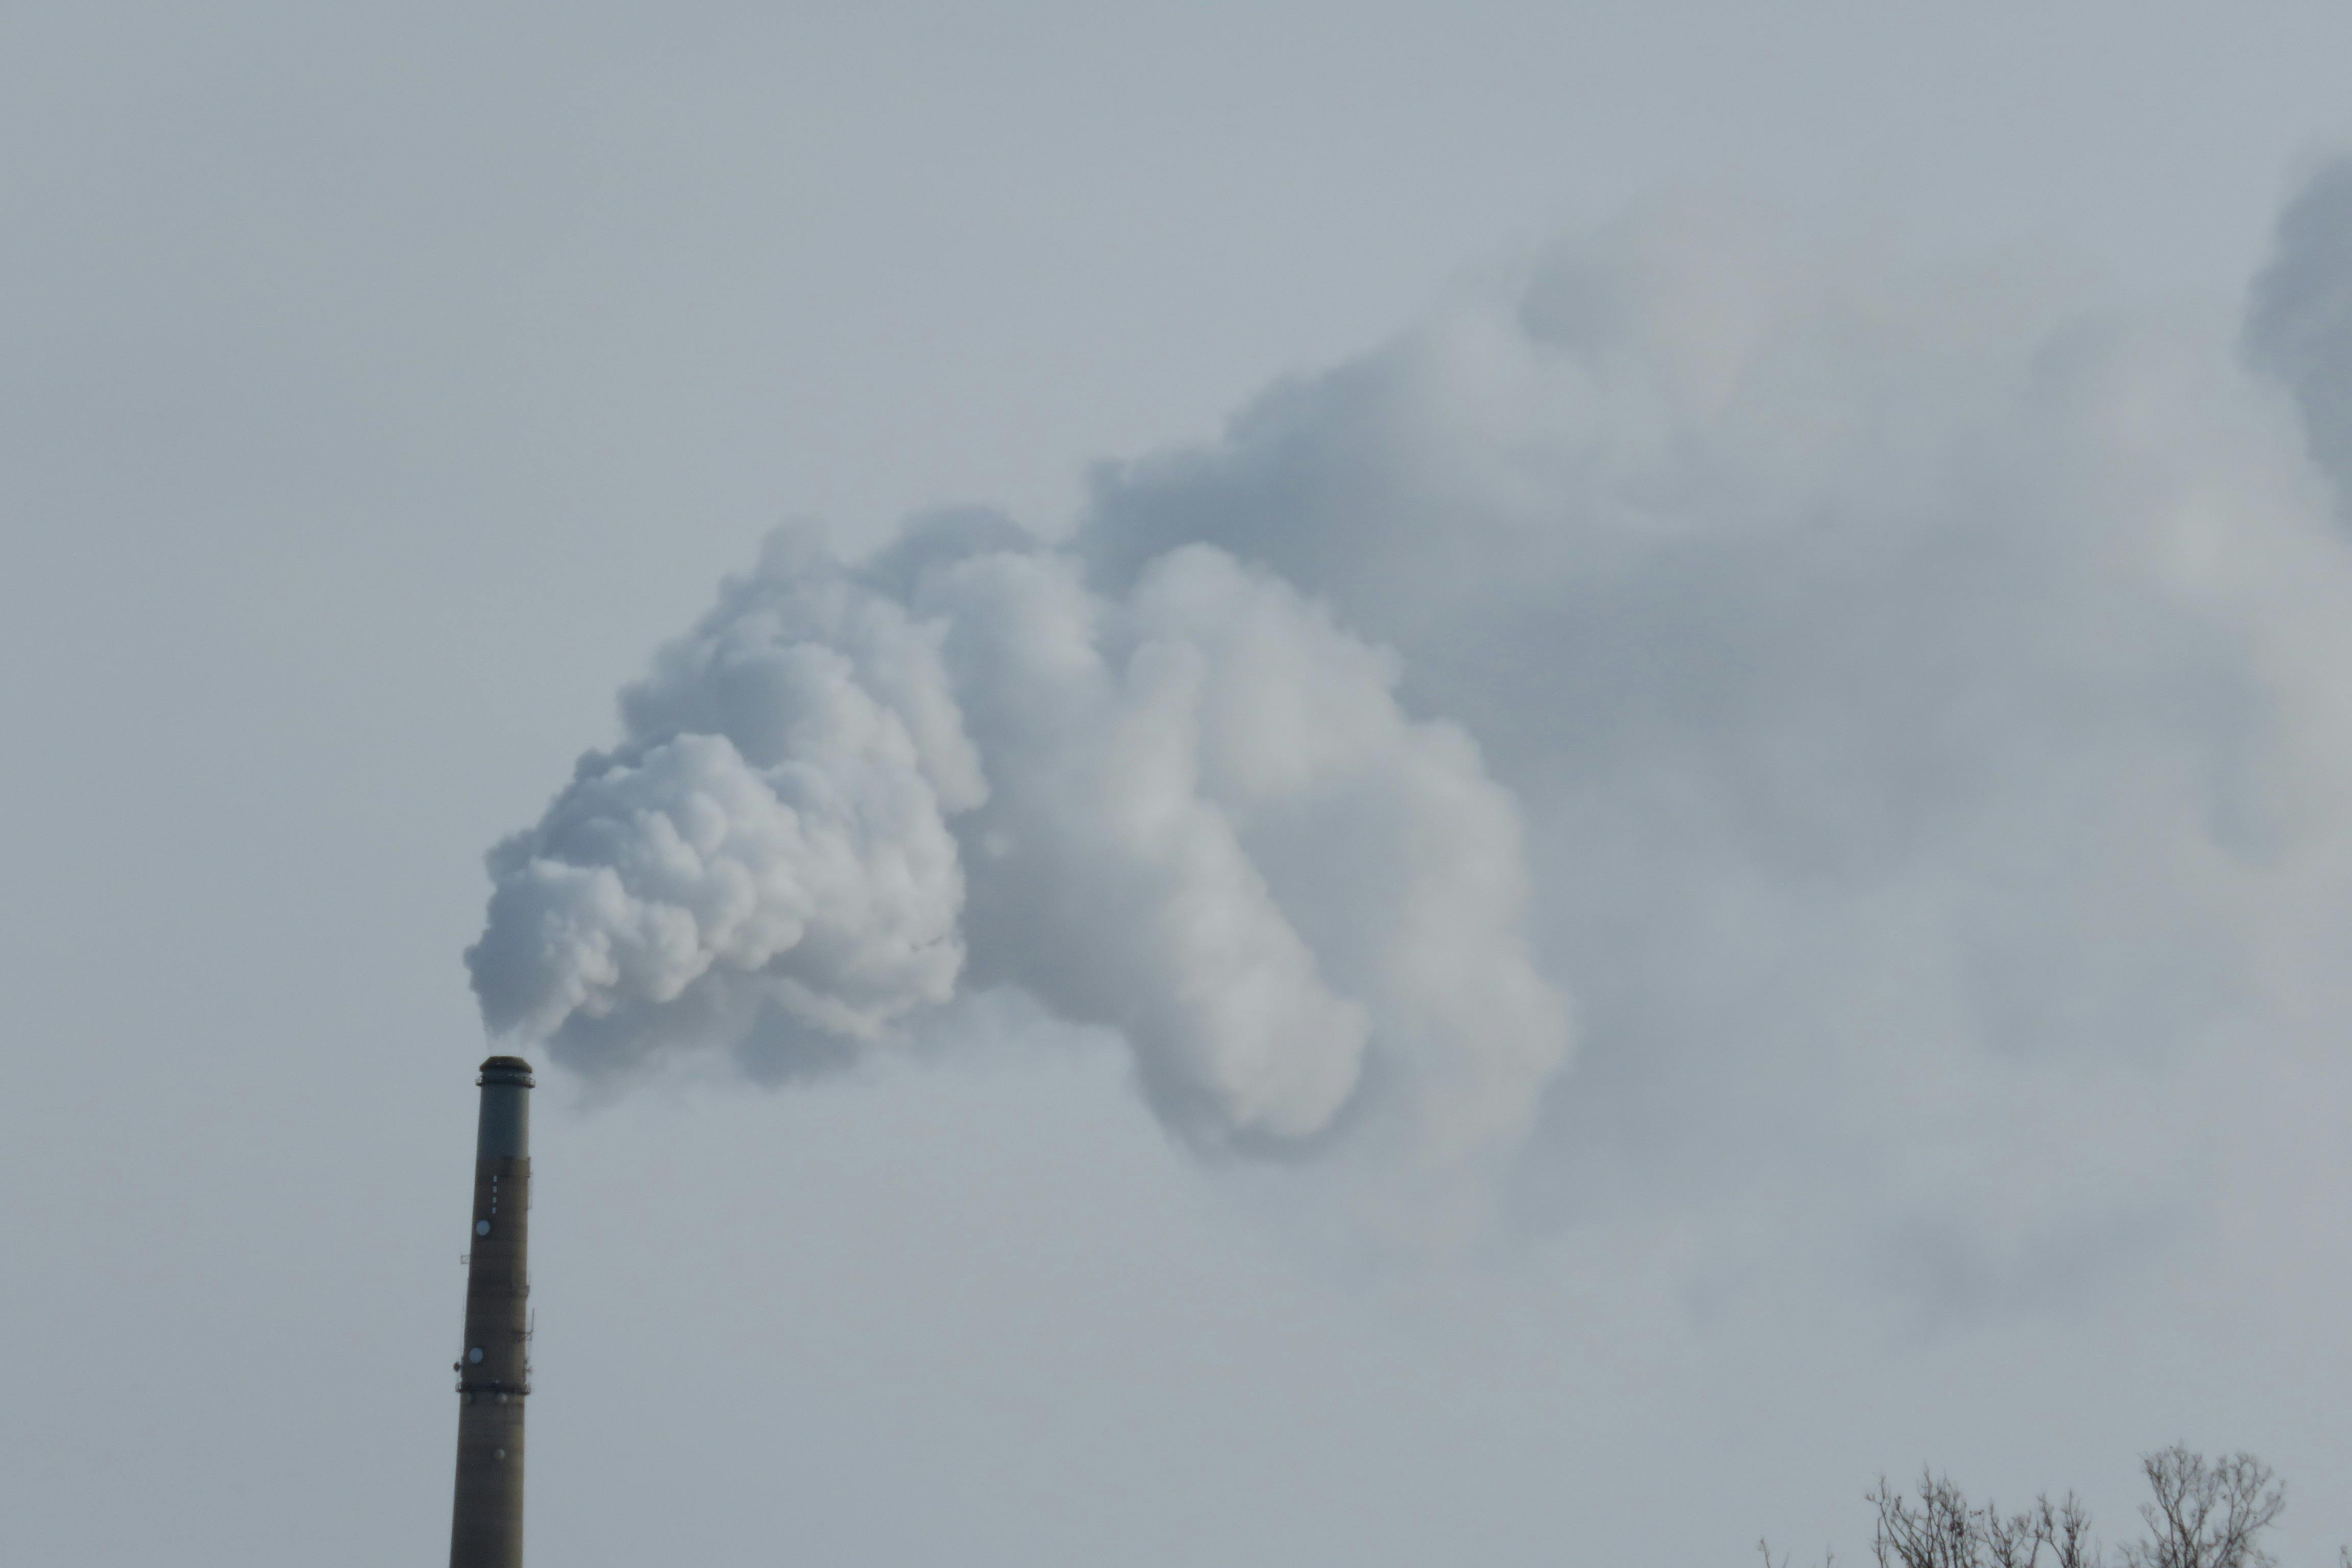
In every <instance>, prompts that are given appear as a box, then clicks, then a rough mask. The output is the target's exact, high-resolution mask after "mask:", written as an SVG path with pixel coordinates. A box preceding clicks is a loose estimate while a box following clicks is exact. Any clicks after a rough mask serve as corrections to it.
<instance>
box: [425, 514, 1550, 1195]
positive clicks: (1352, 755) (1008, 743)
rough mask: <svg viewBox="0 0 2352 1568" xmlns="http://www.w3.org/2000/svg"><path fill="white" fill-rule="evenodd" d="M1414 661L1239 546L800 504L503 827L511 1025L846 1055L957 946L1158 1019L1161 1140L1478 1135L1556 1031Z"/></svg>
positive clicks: (1468, 781)
mask: <svg viewBox="0 0 2352 1568" xmlns="http://www.w3.org/2000/svg"><path fill="white" fill-rule="evenodd" d="M1395 679H1396V670H1395V663H1394V660H1393V658H1391V657H1390V656H1388V655H1386V654H1384V653H1382V652H1381V651H1379V650H1377V649H1375V648H1372V647H1368V646H1366V645H1365V644H1363V643H1361V642H1360V641H1358V640H1357V639H1355V638H1354V637H1349V635H1348V634H1347V633H1345V632H1344V631H1342V630H1340V629H1339V627H1337V626H1335V625H1333V624H1332V622H1331V620H1330V618H1329V616H1328V615H1327V614H1326V613H1324V612H1323V611H1322V610H1321V609H1319V608H1318V606H1317V605H1314V604H1312V603H1310V602H1308V601H1307V600H1305V599H1303V598H1301V597H1300V596H1299V595H1297V593H1296V592H1295V591H1294V590H1292V589H1291V588H1289V587H1288V586H1286V584H1283V583H1281V582H1279V581H1278V580H1276V579H1275V578H1273V577H1271V576H1269V575H1267V574H1264V573H1262V572H1251V571H1248V570H1245V569H1244V568H1243V567H1241V566H1240V565H1238V564H1236V563H1234V560H1233V559H1232V558H1231V557H1230V556H1228V555H1225V554H1223V553H1222V552H1217V551H1214V550H1210V549H1206V548H1187V549H1180V550H1177V551H1174V552H1171V553H1169V554H1168V555H1167V556H1166V557H1164V558H1163V559H1161V560H1160V561H1158V562H1155V563H1152V565H1151V566H1150V569H1149V570H1147V571H1146V572H1144V573H1143V574H1141V575H1140V577H1139V581H1138V582H1137V583H1136V584H1135V585H1134V587H1133V589H1132V591H1131V592H1129V593H1126V594H1123V595H1119V596H1118V597H1117V598H1106V597H1103V596H1101V595H1097V594H1094V593H1093V592H1091V591H1089V590H1088V589H1087V586H1086V585H1085V584H1084V583H1083V582H1082V580H1081V574H1080V570H1079V565H1078V563H1077V561H1076V558H1075V557H1072V556H1069V555H1066V554H1064V553H1060V552H1054V551H1050V550H1046V549H1043V548H1040V547H1038V546H1037V545H1035V544H1034V542H1029V541H1027V540H1025V539H1023V538H1021V537H1020V536H1019V535H1018V534H1017V531H1014V530H1013V529H1012V528H1011V526H1010V525H1009V524H1003V523H998V522H992V521H989V520H986V519H983V518H972V517H965V518H960V519H947V520H940V521H935V522H933V523H932V524H931V525H929V527H927V528H926V529H924V530H921V531H917V532H915V533H913V534H911V535H910V536H909V538H908V540H907V541H906V542H904V543H903V544H902V545H901V546H900V547H898V549H897V550H895V551H893V552H890V553H889V554H887V556H885V557H884V558H883V559H881V560H879V561H877V562H874V563H869V564H868V566H866V568H864V569H862V570H853V569H851V568H848V567H845V566H844V565H843V564H842V563H839V562H836V561H835V560H834V559H832V557H831V556H830V555H829V554H827V553H826V552H825V551H824V546H823V544H822V543H821V542H819V541H817V540H816V539H814V537H813V536H811V535H810V534H808V533H805V532H791V531H787V532H784V533H780V534H779V535H777V536H776V537H775V538H774V539H773V540H772V541H771V542H770V545H769V547H768V550H767V552H766V553H765V554H764V556H763V557H762V559H761V563H760V565H759V567H758V568H757V570H756V571H754V572H752V573H751V574H749V575H746V576H743V577H740V578H737V579H733V580H730V582H729V584H727V585H726V587H725V588H724V590H723V591H722V593H721V595H720V602H719V606H718V607H717V608H716V609H715V610H713V611H712V612H711V613H710V614H709V616H707V617H705V619H704V620H703V622H702V624H701V625H700V626H698V627H697V628H696V629H695V630H694V632H692V633H691V634H690V635H689V636H688V637H686V638H684V639H683V640H681V641H680V642H678V643H677V644H675V645H673V646H672V647H669V648H667V649H666V650H664V652H663V653H662V655H661V657H660V658H659V659H658V660H657V661H656V669H655V672H654V674H653V676H652V677H651V678H650V679H648V680H646V682H644V683H643V684H641V685H639V686H637V687H635V688H633V689H630V690H629V691H628V692H626V693H625V694H624V697H623V700H622V710H623V715H624V718H625V723H626V728H627V735H626V738H625V741H624V742H623V743H622V744H621V745H620V746H619V747H617V748H615V749H614V750H613V751H612V752H597V753H592V754H590V755H589V756H588V757H586V758H584V759H583V761H582V763H581V765H580V768H579V770H578V773H577V775H576V777H575V778H574V780H573V782H572V784H571V785H570V787H568V788H567V789H566V790H565V791H564V792H563V793H562V795H559V796H558V797H557V798H556V800H555V802H554V804H553V805H551V806H550V807H549V809H548V813H547V815H546V816H545V818H544V819H543V820H542V821H541V823H540V825H539V826H537V827H536V828H534V829H532V830H531V831H530V832H529V833H525V834H521V835H519V836H517V837H514V838H512V839H509V840H508V841H507V842H506V843H505V844H503V845H501V846H500V847H499V848H498V849H497V850H496V851H494V852H493V854H492V856H491V859H490V869H491V875H492V878H493V880H494V882H495V883H496V891H495V892H494V893H493V895H492V898H491V903H490V913H489V924H488V931H487V932H486V933H485V935H484V937H483V939H482V941H481V942H479V943H478V945H477V946H476V947H475V948H474V949H472V950H471V952H469V953H468V962H469V963H470V964H471V965H472V968H473V972H474V976H475V984H476V988H477V990H478V993H479V994H480V997H481V1000H482V1006H483V1013H484V1016H485V1018H486V1019H487V1020H488V1023H489V1025H490V1026H491V1027H492V1029H493V1030H495V1031H499V1032H502V1033H512V1034H518V1035H522V1036H526V1037H540V1038H544V1039H546V1040H548V1041H549V1042H550V1044H551V1047H552V1048H553V1050H554V1051H555V1053H556V1055H557V1057H558V1058H560V1059H562V1060H564V1061H566V1062H568V1063H571V1064H572V1065H575V1066H579V1067H582V1068H589V1069H610V1068H625V1067H626V1066H629V1065H631V1064H633V1063H637V1062H641V1061H643V1060H645V1059H646V1058H650V1057H652V1056H655V1055H656V1054H659V1053H663V1052H667V1051H672V1050H676V1049H679V1048H690V1047H697V1046H702V1047H713V1046H715V1047H724V1048H727V1049H730V1050H732V1051H734V1052H735V1053H736V1054H737V1055H738V1057H739V1058H740V1059H741V1060H742V1061H743V1063H744V1064H745V1065H746V1067H747V1068H750V1069H751V1071H753V1072H754V1073H757V1074H761V1075H765V1076H771V1077H777V1076H789V1075H791V1074H793V1073H795V1072H799V1071H803V1070H807V1069H809V1068H816V1067H822V1066H824V1065H827V1064H829V1063H832V1062H836V1061H840V1060H844V1059H846V1058H848V1057H849V1056H850V1055H851V1054H852V1053H854V1052H855V1051H856V1049H857V1048H858V1047H860V1046H862V1045H866V1044H870V1043H875V1042H880V1041H884V1040H887V1039H888V1038H890V1037H892V1034H893V1031H894V1028H895V1027H896V1026H902V1025H904V1024H905V1023H906V1022H907V1021H908V1019H909V1018H910V1017H912V1016H915V1015H917V1014H918V1013H919V1012H920V1010H922V1009H924V1008H926V1007H930V1006H935V1005H939V1004H941V1003H944V1002H946V1001H947V1000H949V998H950V996H951V995H952V994H954V992H955V989H956V986H957V984H958V983H959V980H960V979H961V977H962V975H963V972H964V970H965V969H966V960H967V950H969V954H970V959H971V964H970V967H971V972H972V977H973V978H974V979H975V980H977V981H979V982H981V983H984V984H1013V985H1017V986H1020V987H1023V988H1024V989H1025V990H1027V991H1028V992H1030V993H1031V994H1034V996H1035V997H1036V998H1037V999H1038V1000H1039V1001H1041V1002H1043V1003H1044V1004H1045V1005H1047V1006H1049V1007H1051V1008H1053V1009H1055V1011H1057V1012H1059V1013H1060V1014H1062V1015H1063V1016H1066V1017H1068V1018H1070V1019H1073V1020H1076V1021H1079V1022H1085V1023H1093V1024H1100V1025H1106V1026H1112V1027H1115V1028H1117V1029H1118V1030H1119V1031H1121V1032H1122V1033H1123V1034H1124V1036H1125V1037H1127V1039H1128V1040H1129V1042H1130V1044H1131V1046H1132V1047H1133V1050H1134V1053H1135V1060H1136V1065H1137V1068H1138V1071H1139V1078H1140V1079H1141V1081H1142V1083H1143V1085H1144V1087H1145V1089H1146V1091H1147V1092H1148V1094H1149V1095H1150V1099H1151V1101H1152V1103H1153V1104H1154V1106H1155V1107H1156V1108H1157V1109H1159V1110H1160V1112H1161V1113H1162V1114H1163V1115H1164V1116H1165V1117H1166V1118H1167V1119H1168V1121H1170V1122H1171V1125H1173V1126H1174V1127H1176V1128H1177V1129H1178V1130H1180V1131H1182V1132H1183V1133H1185V1134H1186V1135H1187V1136H1188V1137H1190V1138H1191V1139H1192V1140H1193V1141H1194V1142H1197V1143H1198V1144H1200V1145H1202V1146H1203V1147H1222V1146H1232V1147H1236V1148H1242V1149H1249V1150H1256V1151H1260V1152H1278V1151H1282V1150H1286V1149H1292V1148H1297V1147H1299V1146H1301V1145H1303V1144H1305V1143H1307V1142H1312V1141H1314V1140H1317V1139H1318V1138H1326V1137H1328V1136H1330V1135H1332V1134H1333V1132H1334V1131H1335V1129H1336V1128H1337V1127H1338V1125H1339V1123H1340V1122H1341V1121H1342V1119H1343V1118H1351V1119H1353V1118H1366V1117H1369V1118H1375V1119H1377V1118H1381V1117H1382V1116H1385V1117H1386V1118H1387V1119H1388V1120H1390V1121H1392V1122H1393V1121H1406V1122H1410V1124H1411V1127H1412V1134H1413V1136H1414V1137H1415V1138H1416V1140H1417V1141H1419V1142H1422V1143H1423V1146H1424V1147H1426V1148H1429V1149H1431V1150H1433V1151H1436V1152H1441V1153H1444V1152H1461V1151H1466V1150H1467V1149H1470V1148H1472V1147H1474V1146H1476V1145H1478V1144H1480V1143H1482V1142H1487V1141H1489V1140H1491V1139H1494V1138H1496V1137H1497V1136H1499V1135H1504V1134H1507V1133H1510V1132H1513V1131H1517V1130H1518V1129H1519V1128H1520V1127H1522V1126H1524V1124H1525V1122H1526V1121H1527V1120H1528V1117H1529V1116H1530V1115H1531V1113H1532V1110H1533V1108H1534V1104H1535V1096H1536V1091H1537V1089H1538V1086H1539V1085H1540V1084H1541V1082H1542V1081H1543V1080H1544V1079H1545V1078H1546V1077H1547V1076H1548V1075H1549V1073H1550V1072H1551V1071H1552V1070H1553V1069H1554V1068H1557V1067H1558V1066H1559V1063H1560V1061H1561V1060H1562V1058H1563V1056H1564V1053H1565V1050H1566V1044H1567V1021H1566V1016H1565V1011H1564V1007H1563V1005H1562V1003H1561V1001H1560V999H1559V996H1558V995H1557V994H1556V993H1555V992H1554V991H1553V990H1552V989H1551V987H1550V986H1549V985H1548V984H1547V983H1546V982H1545V981H1544V980H1543V979H1541V978H1540V977H1539V976H1538V973H1537V972H1536V969H1535V967H1534V964H1533V962H1532V958H1531V955H1530V952H1529V950H1528V943H1527V941H1526V938H1525V936H1524V933H1523V931H1522V930H1521V921H1522V915H1523V912H1524V908H1525V904H1526V897H1527V889H1526V886H1525V880H1524V872H1523V869H1522V860H1521V854H1520V843H1519V824H1518V819H1517V810H1516V807H1515V806H1514V805H1513V803H1512V801H1511V799H1510V797H1509V795H1507V793H1506V792H1504V791H1503V790H1501V789H1500V788H1498V787H1496V785H1495V784H1494V783H1493V782H1492V781H1491V780H1489V779H1488V778H1486V775H1485V773H1484V772H1483V770H1482V768H1481V765H1480V762H1479V757H1478V753H1477V750H1476V748H1475V746H1474V745H1472V744H1471V743H1470V742H1469V741H1468V740H1467V739H1466V738H1465V736H1464V735H1463V734H1462V733H1461V731H1459V730H1457V729H1455V728H1454V727H1453V726H1451V725H1448V724H1445V723H1443V722H1430V721H1422V722H1416V721H1412V720H1410V719H1408V718H1407V717H1406V716H1405V715H1404V714H1403V713H1402V711H1401V710H1399V708H1398V707H1397V705H1396V702H1395V700H1394V699H1393V696H1392V694H1391V688H1392V687H1393V685H1394V683H1395Z"/></svg>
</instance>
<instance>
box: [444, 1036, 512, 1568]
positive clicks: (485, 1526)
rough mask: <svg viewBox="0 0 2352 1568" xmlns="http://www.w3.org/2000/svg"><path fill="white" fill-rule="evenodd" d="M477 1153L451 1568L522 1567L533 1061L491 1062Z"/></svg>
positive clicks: (485, 1069) (486, 1068) (483, 1081)
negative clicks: (523, 1435) (523, 1444)
mask: <svg viewBox="0 0 2352 1568" xmlns="http://www.w3.org/2000/svg"><path fill="white" fill-rule="evenodd" d="M475 1081H477V1082H478V1083H479V1084H480V1085H481V1086H482V1120H481V1129H480V1132H479V1135H478V1138H477V1141H476V1143H475V1150H474V1220H473V1235H472V1242H473V1245H472V1247H471V1251H470V1258H469V1260H468V1267H467V1274H466V1343H465V1348H464V1351H463V1352H462V1353H461V1354H460V1355H459V1357H458V1360H457V1401H458V1404H457V1505H456V1512H455V1516H454V1518H453V1520H452V1522H451V1525H450V1530H449V1568H522V1454H523V1448H522V1412H523V1404H524V1401H525V1399H526V1397H527V1396H528V1395H529V1394H530V1089H531V1082H532V1079H531V1076H530V1063H529V1062H527V1061H524V1060H523V1059H522V1058H520V1057H492V1058H490V1059H489V1060H488V1061H486V1062H484V1063H483V1064H482V1075H481V1077H480V1078H479V1079H476V1080H475Z"/></svg>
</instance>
